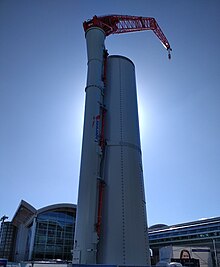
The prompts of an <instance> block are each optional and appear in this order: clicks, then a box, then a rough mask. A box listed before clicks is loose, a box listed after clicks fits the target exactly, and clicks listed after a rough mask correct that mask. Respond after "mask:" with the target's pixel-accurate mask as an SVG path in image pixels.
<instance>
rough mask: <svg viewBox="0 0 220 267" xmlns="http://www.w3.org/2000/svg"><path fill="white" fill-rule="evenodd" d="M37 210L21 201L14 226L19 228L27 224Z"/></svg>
mask: <svg viewBox="0 0 220 267" xmlns="http://www.w3.org/2000/svg"><path fill="white" fill-rule="evenodd" d="M35 213H36V209H35V208H34V207H33V206H31V205H30V204H29V203H27V202H26V201H24V200H21V202H20V204H19V206H18V208H17V210H16V212H15V215H14V217H13V218H12V224H13V225H15V226H18V225H20V224H24V223H26V222H27V221H28V220H29V219H30V218H31V217H32V216H33V215H34V214H35Z"/></svg>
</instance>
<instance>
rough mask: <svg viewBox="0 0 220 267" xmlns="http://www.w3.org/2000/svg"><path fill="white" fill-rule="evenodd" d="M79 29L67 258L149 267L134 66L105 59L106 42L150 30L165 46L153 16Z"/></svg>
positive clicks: (97, 21)
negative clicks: (79, 108) (74, 193)
mask: <svg viewBox="0 0 220 267" xmlns="http://www.w3.org/2000/svg"><path fill="white" fill-rule="evenodd" d="M84 29H85V32H86V42H87V53H88V75H87V86H86V103H85V118H84V129H83V144H82V155H81V169H80V181H79V192H78V204H77V218H76V229H75V238H74V249H73V263H76V264H90V265H91V264H115V265H150V261H149V258H150V257H149V244H148V235H147V219H146V202H145V195H144V184H143V169H142V159H141V147H140V136H139V123H138V111H137V110H138V109H137V96H136V84H135V71H134V64H133V63H132V62H131V61H130V60H129V59H127V58H125V57H121V56H110V57H108V58H107V53H106V50H105V47H104V41H105V37H106V36H108V35H110V34H112V33H123V32H131V31H142V30H153V31H154V33H155V34H156V35H157V36H158V38H159V39H160V40H161V42H162V43H163V45H164V46H165V47H166V48H167V50H168V51H170V50H171V48H170V45H169V42H168V41H167V39H166V37H165V36H164V34H163V32H162V31H161V29H160V27H159V26H158V24H157V22H156V21H155V19H154V18H143V17H134V16H120V15H111V16H103V17H96V16H94V17H93V19H92V20H89V21H86V22H84ZM103 185H104V186H103Z"/></svg>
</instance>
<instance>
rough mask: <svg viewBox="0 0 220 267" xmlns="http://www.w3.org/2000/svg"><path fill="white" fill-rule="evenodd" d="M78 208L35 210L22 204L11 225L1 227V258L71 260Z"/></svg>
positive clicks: (7, 223)
mask: <svg viewBox="0 0 220 267" xmlns="http://www.w3.org/2000/svg"><path fill="white" fill-rule="evenodd" d="M75 218H76V205H74V204H69V203H64V204H55V205H50V206H47V207H44V208H42V209H39V210H36V209H35V208H34V207H33V206H31V205H30V204H29V203H27V202H25V201H24V200H22V201H21V203H20V205H19V207H18V209H17V211H16V213H15V215H14V217H13V219H12V221H11V222H4V224H3V225H2V227H1V232H0V233H1V235H0V237H1V239H0V255H1V257H2V258H7V259H8V260H9V261H15V262H21V261H35V260H58V259H59V260H65V261H71V260H72V253H71V250H72V248H73V238H74V229H75Z"/></svg>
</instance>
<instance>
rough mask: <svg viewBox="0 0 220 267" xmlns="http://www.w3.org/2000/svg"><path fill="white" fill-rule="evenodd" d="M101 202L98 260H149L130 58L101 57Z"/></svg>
mask: <svg viewBox="0 0 220 267" xmlns="http://www.w3.org/2000/svg"><path fill="white" fill-rule="evenodd" d="M104 103H105V106H106V110H107V111H106V119H105V139H106V147H105V158H104V166H105V167H104V180H105V189H104V205H103V211H102V231H101V235H100V244H99V250H98V263H104V264H116V265H124V264H126V265H139V266H145V265H150V255H149V242H148V232H147V218H146V202H145V194H144V181H143V168H142V158H141V146H140V134H139V123H138V108H137V94H136V81H135V67H134V64H133V63H132V62H131V61H130V60H129V59H128V58H125V57H122V56H110V57H108V60H107V87H106V90H105V95H104Z"/></svg>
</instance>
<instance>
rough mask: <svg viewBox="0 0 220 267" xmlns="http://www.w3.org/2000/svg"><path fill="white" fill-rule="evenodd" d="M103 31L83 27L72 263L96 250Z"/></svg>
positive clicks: (87, 260) (91, 259)
mask: <svg viewBox="0 0 220 267" xmlns="http://www.w3.org/2000/svg"><path fill="white" fill-rule="evenodd" d="M104 40H105V32H104V31H103V30H102V29H101V28H98V27H93V28H91V29H88V30H87V31H86V43H87V55H88V73H87V86H86V89H85V91H86V102H85V115H84V128H83V142H82V152H81V167H80V179H79V190H78V203H77V216H76V228H75V237H74V248H73V263H80V264H95V263H96V252H97V242H98V236H97V230H96V223H97V198H98V196H97V194H98V192H97V181H98V180H99V179H100V161H101V157H102V155H101V149H100V131H101V119H102V105H103V52H104Z"/></svg>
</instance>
